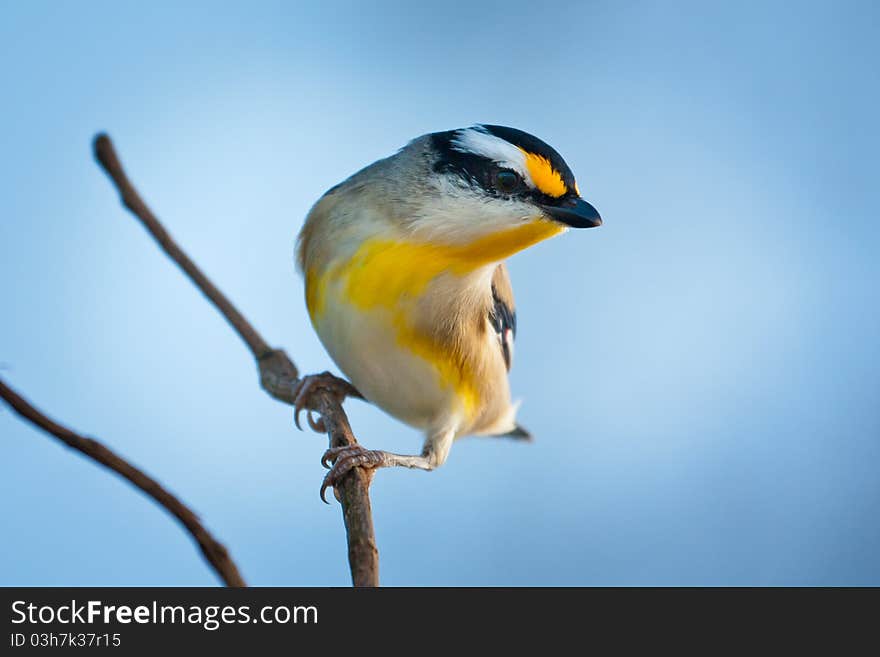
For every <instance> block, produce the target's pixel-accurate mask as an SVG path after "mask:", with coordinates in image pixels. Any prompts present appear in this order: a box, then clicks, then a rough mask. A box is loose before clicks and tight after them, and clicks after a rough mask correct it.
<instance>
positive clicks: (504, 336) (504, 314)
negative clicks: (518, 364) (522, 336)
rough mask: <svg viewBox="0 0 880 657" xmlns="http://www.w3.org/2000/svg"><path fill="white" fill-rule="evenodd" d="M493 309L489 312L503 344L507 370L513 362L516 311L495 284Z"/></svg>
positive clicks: (502, 349) (493, 287) (490, 319)
mask: <svg viewBox="0 0 880 657" xmlns="http://www.w3.org/2000/svg"><path fill="white" fill-rule="evenodd" d="M492 300H493V302H494V304H493V308H492V311H491V312H490V313H489V321H490V322H491V323H492V326H493V328H494V329H495V333H496V334H497V335H498V341H499V343H500V344H501V353H502V354H503V356H504V363H505V364H506V365H507V370H508V371H510V366H511V365H512V364H513V363H512V362H513V341H514V339H515V338H516V311H515V310H514V309H513V308H511V307H510V306H509V305H508V304H507V303H505V302H504V300H502V299H501V298H500V297H499V295H498V291H497V290H496V289H495V285H494V284H493V285H492Z"/></svg>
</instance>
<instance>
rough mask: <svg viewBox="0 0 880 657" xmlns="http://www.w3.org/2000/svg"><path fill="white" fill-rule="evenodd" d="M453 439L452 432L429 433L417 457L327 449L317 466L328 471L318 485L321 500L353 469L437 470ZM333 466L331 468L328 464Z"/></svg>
mask: <svg viewBox="0 0 880 657" xmlns="http://www.w3.org/2000/svg"><path fill="white" fill-rule="evenodd" d="M454 438H455V431H444V432H442V433H436V434H431V435H430V436H428V439H427V440H426V441H425V446H424V447H423V448H422V453H421V455H420V456H408V455H406V454H392V453H391V452H383V451H381V450H378V449H367V448H365V447H363V446H362V445H345V446H343V447H331V448H330V449H328V450H327V451H326V452H324V456H322V457H321V465H323V466H324V467H325V468H329V469H330V472H328V473H327V476H325V477H324V481H323V483H322V484H321V499H322V500H324V501H325V502H326V501H327V500H326V499H325V498H324V492H325V491H326V490H327V489H328V488H330V487H331V486H336V484H338V483H339V482H340V481H341V480H342V478H343V477H345V475H346V474H348V472H349V471H350V470H352V469H353V468H357V467H361V468H370V469H373V468H390V467H395V466H398V467H404V468H417V469H419V470H433V469H435V468H438V467H440V466H441V465H443V463H444V462H445V461H446V457H447V456H449V448H450V447H452V441H453V439H454ZM331 463H332V464H333V465H332V466H331V465H330V464H331Z"/></svg>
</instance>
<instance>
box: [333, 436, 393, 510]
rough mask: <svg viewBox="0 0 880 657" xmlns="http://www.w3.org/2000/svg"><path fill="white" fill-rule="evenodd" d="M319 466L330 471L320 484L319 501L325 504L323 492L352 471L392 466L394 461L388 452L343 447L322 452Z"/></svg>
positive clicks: (353, 446)
mask: <svg viewBox="0 0 880 657" xmlns="http://www.w3.org/2000/svg"><path fill="white" fill-rule="evenodd" d="M331 463H332V464H333V465H332V466H331V465H330V464H331ZM321 465H323V466H324V467H325V468H329V470H330V472H328V473H327V476H325V477H324V481H323V483H322V484H321V499H322V500H324V502H327V500H326V498H325V497H324V493H325V491H326V490H327V489H328V488H330V487H335V486H336V484H338V483H339V482H340V481H341V480H342V478H343V477H344V476H345V475H347V474H348V473H349V472H350V471H351V470H352V469H354V468H357V467H361V468H371V469H372V468H382V467H385V466H389V465H394V459H393V455H392V454H389V453H388V452H382V451H380V450H376V449H367V448H365V447H362V446H361V445H345V446H343V447H331V448H330V449H328V450H327V451H326V452H324V456H322V457H321Z"/></svg>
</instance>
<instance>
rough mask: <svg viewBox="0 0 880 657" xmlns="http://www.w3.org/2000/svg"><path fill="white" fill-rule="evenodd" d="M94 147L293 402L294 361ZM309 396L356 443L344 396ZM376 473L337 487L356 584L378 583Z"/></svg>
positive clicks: (336, 442) (330, 428)
mask: <svg viewBox="0 0 880 657" xmlns="http://www.w3.org/2000/svg"><path fill="white" fill-rule="evenodd" d="M94 150H95V157H96V158H97V160H98V162H99V163H100V164H101V166H102V167H103V168H104V170H105V171H106V172H107V175H108V176H110V179H111V180H112V181H113V184H114V185H115V186H116V189H117V190H118V191H119V194H120V196H121V198H122V203H123V204H124V205H125V207H126V208H128V209H129V210H130V211H131V213H132V214H133V215H134V216H135V217H137V218H138V219H139V220H140V222H141V223H142V224H143V226H144V227H145V228H146V229H147V231H149V233H150V234H151V235H152V236H153V238H154V239H155V240H156V242H157V243H158V244H159V246H160V247H161V248H162V250H163V251H164V252H165V253H166V254H167V255H168V257H169V258H171V259H172V260H173V261H174V262H175V263H176V264H177V265H178V266H179V267H180V268H181V269H182V270H183V272H184V273H185V274H186V275H187V276H188V277H189V278H190V280H191V281H192V282H193V283H194V284H195V285H196V287H198V288H199V290H201V291H202V293H203V294H204V295H205V296H206V297H207V298H208V300H209V301H210V302H211V303H213V304H214V306H215V307H216V308H217V310H219V311H220V313H221V314H222V315H223V316H224V317H225V318H226V320H227V321H228V322H229V324H230V325H231V326H232V328H233V329H234V330H235V331H236V333H238V335H239V337H241V339H242V340H243V341H244V343H245V344H246V345H247V346H248V349H250V351H251V354H253V356H254V360H255V361H256V363H257V368H258V369H259V373H260V384H261V386H262V387H263V389H264V390H265V391H266V392H267V393H268V394H269V395H270V396H272V397H274V398H275V399H277V400H278V401H281V402H284V403H286V404H293V403H294V399H295V391H296V388H297V384H298V382H299V378H298V376H299V372H298V370H297V368H296V365H294V364H293V361H291V360H290V358H289V357H288V356H287V354H286V353H285V352H284V351H282V350H280V349H273V348H271V347H270V346H269V345H268V344H267V343H266V341H265V340H264V339H263V337H262V336H261V335H260V334H259V333H258V332H257V330H256V329H255V328H254V327H253V326H252V325H251V323H250V322H249V321H248V320H247V319H245V317H244V315H242V314H241V313H240V312H239V311H238V309H236V308H235V306H233V305H232V302H230V301H229V299H228V298H227V297H226V295H224V294H223V293H222V292H221V291H220V290H219V289H218V288H217V286H216V285H214V284H213V283H212V282H211V280H210V279H209V278H208V277H207V276H206V275H205V274H204V273H203V272H202V271H201V270H200V269H199V268H198V267H197V266H196V264H195V263H194V262H193V261H192V259H191V258H190V257H189V256H188V255H187V254H186V253H185V252H184V251H183V249H181V248H180V246H178V244H177V243H176V242H175V241H174V240H173V239H172V238H171V236H170V235H169V234H168V231H166V230H165V228H164V227H163V226H162V224H161V222H160V221H159V220H158V218H157V217H156V216H155V215H154V214H153V212H152V211H151V210H150V208H149V207H148V206H147V204H146V203H145V202H144V201H143V199H142V198H141V196H140V194H139V193H138V191H137V189H135V187H134V185H132V183H131V181H130V180H129V179H128V176H127V175H126V173H125V170H124V169H123V168H122V164H121V162H120V161H119V157H118V156H117V154H116V150H115V149H114V147H113V143H112V142H111V141H110V138H109V137H108V136H107V135H104V134H100V135H98V136H97V137H95V141H94ZM309 401H310V402H311V408H310V410H313V411H315V412H316V413H319V414H320V416H321V418H322V420H323V424H324V427H325V429H326V431H327V435H328V437H329V440H330V446H331V447H341V446H344V445H354V444H357V440H356V439H355V437H354V434H353V433H352V430H351V426H350V425H349V422H348V417H347V415H346V414H345V411H344V410H343V408H342V402H341V400H340V399H339V398H338V397H337V396H336V395H335V394H333V393H332V392H331V391H328V390H324V389H320V388H318V389H316V390H315V393H314V394H312V395H310V399H309ZM371 478H372V476H371V474H370V473H368V472H366V471H364V470H363V469H361V468H355V469H353V470H352V471H351V472H350V473H349V474H348V475H346V477H345V478H344V479H343V480H342V481H341V482H340V484H339V485H338V486H337V488H336V496H337V498H338V499H339V501H340V503H341V505H342V513H343V519H344V522H345V528H346V534H347V538H348V557H349V566H350V567H351V576H352V583H353V584H354V585H355V586H378V585H379V552H378V549H377V548H376V539H375V533H374V530H373V517H372V510H371V508H370V496H369V487H370V480H371Z"/></svg>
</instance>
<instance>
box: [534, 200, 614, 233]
mask: <svg viewBox="0 0 880 657" xmlns="http://www.w3.org/2000/svg"><path fill="white" fill-rule="evenodd" d="M541 208H542V209H543V210H544V212H546V213H547V216H548V217H550V218H551V219H555V220H556V221H560V222H562V223H564V224H567V225H569V226H572V227H574V228H596V227H597V226H601V225H602V217H600V216H599V211H598V210H596V208H594V207H593V206H592V205H590V204H589V203H587V202H586V201H585V200H584V199H582V198H577V199H570V200H565V201H561V202H560V204H559V205H542V206H541Z"/></svg>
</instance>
